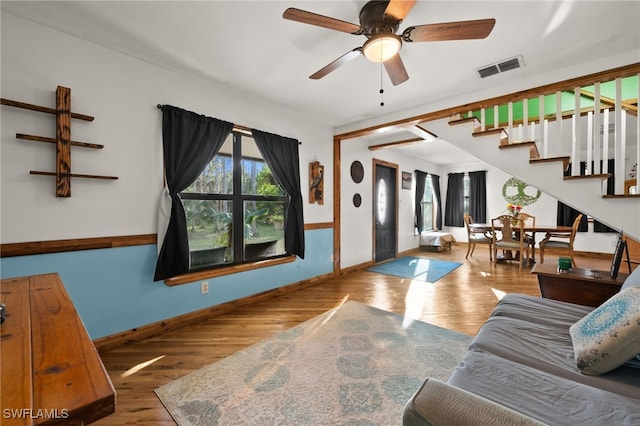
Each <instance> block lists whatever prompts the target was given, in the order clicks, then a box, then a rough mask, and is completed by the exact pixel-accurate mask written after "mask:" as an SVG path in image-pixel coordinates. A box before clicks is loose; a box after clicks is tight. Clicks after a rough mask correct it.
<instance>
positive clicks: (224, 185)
mask: <svg viewBox="0 0 640 426" xmlns="http://www.w3.org/2000/svg"><path fill="white" fill-rule="evenodd" d="M180 197H181V199H182V204H183V206H184V209H185V213H186V219H187V234H188V240H189V252H190V256H191V269H190V270H191V271H197V270H202V269H207V268H210V267H212V266H219V265H229V264H238V263H245V262H249V261H255V260H260V259H265V258H270V257H277V256H280V255H284V254H286V252H285V247H284V229H283V222H284V212H285V211H286V208H287V204H288V202H289V197H287V195H286V194H285V192H284V190H283V189H282V187H280V185H278V183H277V182H276V181H275V179H274V177H273V175H272V174H271V171H270V170H269V167H268V166H267V164H266V162H265V161H264V159H263V158H262V155H261V154H260V151H259V150H258V148H257V146H256V144H255V142H254V140H253V138H252V137H251V136H249V135H246V134H243V133H240V132H232V133H231V134H229V136H228V137H227V139H226V141H225V143H224V145H223V146H222V148H221V149H220V151H219V152H218V153H217V154H216V156H215V157H214V158H213V160H211V162H210V163H209V164H208V165H207V166H206V167H205V168H204V170H203V171H202V173H201V174H200V176H199V177H198V178H197V179H196V180H195V181H194V182H193V184H191V186H189V188H187V189H186V190H185V191H183V192H182V193H181V194H180Z"/></svg>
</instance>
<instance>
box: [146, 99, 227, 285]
mask: <svg viewBox="0 0 640 426" xmlns="http://www.w3.org/2000/svg"><path fill="white" fill-rule="evenodd" d="M232 129H233V123H229V122H226V121H222V120H218V119H217V118H212V117H206V116H204V115H200V114H196V113H194V112H191V111H186V110H183V109H180V108H176V107H173V106H170V105H164V106H162V150H163V155H164V169H165V180H166V187H167V190H168V192H169V196H170V197H171V215H170V217H169V225H168V227H167V232H166V235H165V237H164V241H162V242H160V241H158V243H159V244H162V247H161V249H160V253H159V254H158V260H157V263H156V270H155V274H154V278H153V279H154V281H158V280H163V279H167V278H171V277H175V276H176V275H180V274H183V273H185V272H188V271H189V240H188V236H187V221H186V218H185V213H184V207H183V206H182V202H181V200H180V195H179V194H180V192H181V191H184V190H185V189H186V188H187V187H188V186H189V185H191V184H192V183H193V181H195V180H196V178H197V177H198V175H200V173H201V172H202V170H203V169H204V167H205V166H206V165H207V164H209V162H210V161H211V160H212V159H213V157H214V156H215V155H216V153H217V152H218V151H219V150H220V147H221V146H222V145H223V144H224V141H225V139H226V138H227V136H228V135H229V133H230V132H231V130H232Z"/></svg>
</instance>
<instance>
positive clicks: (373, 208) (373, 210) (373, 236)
mask: <svg viewBox="0 0 640 426" xmlns="http://www.w3.org/2000/svg"><path fill="white" fill-rule="evenodd" d="M376 166H383V167H387V168H390V169H395V172H396V180H395V182H394V183H393V185H394V188H395V195H396V196H395V200H394V203H395V207H396V229H395V230H394V233H395V239H396V244H395V246H396V250H395V253H394V256H393V257H394V258H396V257H398V221H399V216H398V213H399V211H400V209H399V204H400V203H399V194H400V191H399V189H398V170H399V166H398V165H397V164H395V163H390V162H388V161H384V160H380V159H378V158H373V159H372V169H371V174H372V175H373V179H372V184H371V200H372V203H371V204H372V206H371V261H372V262H373V263H374V264H375V263H376V205H375V204H376V203H374V202H373V200H374V199H375V191H376V182H377V174H376Z"/></svg>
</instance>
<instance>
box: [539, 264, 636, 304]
mask: <svg viewBox="0 0 640 426" xmlns="http://www.w3.org/2000/svg"><path fill="white" fill-rule="evenodd" d="M531 273H532V274H536V275H537V276H538V285H539V286H540V294H541V295H542V297H544V298H547V299H555V300H561V301H563V302H569V303H576V304H578V305H585V306H594V307H596V306H600V305H601V304H602V303H603V302H605V301H606V300H607V299H609V298H610V297H611V296H613V295H614V294H616V293H617V292H618V291H620V287H621V286H622V283H623V282H624V280H625V279H626V278H627V276H628V274H624V273H619V274H618V276H617V277H616V279H615V280H614V279H611V277H610V276H609V271H599V270H593V269H586V268H573V269H571V270H570V271H566V272H560V271H558V265H552V264H539V265H535V266H534V267H533V269H531Z"/></svg>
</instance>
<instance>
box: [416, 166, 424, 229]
mask: <svg viewBox="0 0 640 426" xmlns="http://www.w3.org/2000/svg"><path fill="white" fill-rule="evenodd" d="M426 183H427V174H426V173H425V172H421V171H420V170H416V197H415V205H416V209H415V216H414V225H415V228H416V230H417V231H418V234H421V233H422V230H423V229H424V215H423V214H422V199H423V198H424V188H425V186H426Z"/></svg>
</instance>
